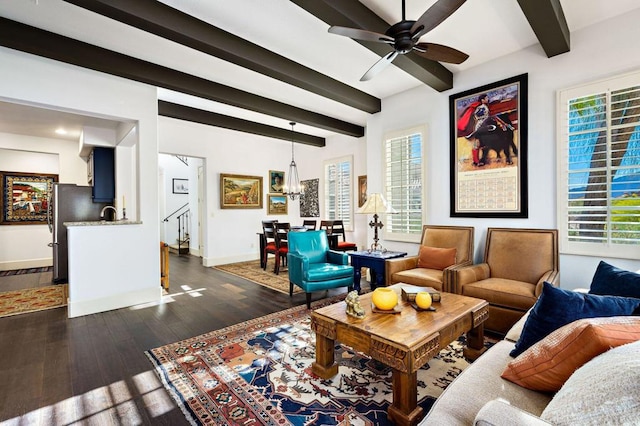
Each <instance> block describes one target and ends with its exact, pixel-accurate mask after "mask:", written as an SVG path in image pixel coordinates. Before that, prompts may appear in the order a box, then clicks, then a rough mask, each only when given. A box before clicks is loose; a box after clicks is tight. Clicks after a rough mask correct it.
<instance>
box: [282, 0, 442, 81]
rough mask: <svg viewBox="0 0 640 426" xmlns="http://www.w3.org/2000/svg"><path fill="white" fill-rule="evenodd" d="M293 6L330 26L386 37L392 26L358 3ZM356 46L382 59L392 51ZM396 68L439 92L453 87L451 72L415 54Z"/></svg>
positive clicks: (300, 0) (318, 1) (316, 1)
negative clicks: (366, 31) (379, 34)
mask: <svg viewBox="0 0 640 426" xmlns="http://www.w3.org/2000/svg"><path fill="white" fill-rule="evenodd" d="M291 2H292V3H295V4H297V5H298V6H300V7H301V8H303V9H304V10H306V11H307V12H309V13H311V14H312V15H314V16H316V17H317V18H318V19H320V20H322V21H324V22H326V23H327V24H329V25H339V26H343V27H351V28H360V29H363V30H368V31H375V32H378V33H383V34H384V32H385V31H386V30H387V29H388V28H389V26H390V25H391V24H390V23H388V22H386V21H385V20H384V19H382V18H380V17H379V16H378V15H376V14H375V13H373V12H372V11H371V10H370V9H368V8H367V7H366V6H365V5H363V4H362V3H360V2H359V1H358V0H291ZM398 7H400V2H398ZM417 18H418V17H416V18H415V19H417ZM336 37H338V36H336ZM354 42H357V43H360V44H361V45H363V46H365V47H366V48H367V49H369V50H371V51H373V52H375V53H377V54H378V55H380V56H384V55H386V54H388V53H389V52H390V51H391V50H390V48H389V46H388V45H386V44H384V43H374V42H366V41H360V40H354ZM371 65H373V64H371ZM393 65H394V66H396V67H398V68H400V69H402V70H403V71H405V72H406V73H408V74H410V75H412V76H413V77H415V78H416V79H418V80H420V81H422V82H423V83H425V84H426V85H428V86H430V87H432V88H434V89H435V90H437V91H439V92H443V91H445V90H449V89H451V88H452V87H453V74H452V73H451V71H449V70H448V69H446V68H445V67H444V66H443V65H442V64H440V63H439V62H436V61H431V60H429V59H426V58H423V57H422V56H418V55H416V54H415V53H408V54H406V55H399V56H398V57H397V58H396V59H395V60H394V61H393ZM365 71H367V70H362V73H363V74H364V73H365Z"/></svg>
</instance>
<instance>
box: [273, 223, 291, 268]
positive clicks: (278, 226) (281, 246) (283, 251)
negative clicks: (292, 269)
mask: <svg viewBox="0 0 640 426" xmlns="http://www.w3.org/2000/svg"><path fill="white" fill-rule="evenodd" d="M274 228H275V240H276V252H275V255H276V265H275V267H274V268H273V272H275V274H276V275H278V274H280V266H281V265H284V266H287V253H288V252H289V244H288V242H289V231H290V230H291V225H290V224H289V223H287V222H278V223H274Z"/></svg>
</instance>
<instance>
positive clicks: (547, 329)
mask: <svg viewBox="0 0 640 426" xmlns="http://www.w3.org/2000/svg"><path fill="white" fill-rule="evenodd" d="M543 285H544V287H543V288H542V294H541V295H540V297H539V298H538V301H537V302H536V304H535V305H534V307H533V309H532V310H531V313H530V314H529V317H528V318H527V320H526V321H525V323H524V327H523V329H522V334H521V335H520V338H519V339H518V341H517V342H516V347H515V348H514V349H513V350H512V351H511V353H510V355H511V356H512V357H516V356H518V355H520V354H521V353H522V352H524V351H526V350H527V349H529V348H530V347H531V346H533V345H534V344H535V343H537V342H538V341H540V340H542V339H544V338H545V337H546V336H547V335H548V334H549V333H551V332H552V331H554V330H556V329H558V328H560V327H562V326H563V325H566V324H569V323H572V322H574V321H576V320H579V319H582V318H596V317H616V316H625V315H640V299H635V298H630V297H629V298H627V297H618V296H599V295H595V294H586V293H578V292H575V291H567V290H562V289H559V288H556V287H554V286H553V285H551V284H549V283H548V282H545V283H544V284H543Z"/></svg>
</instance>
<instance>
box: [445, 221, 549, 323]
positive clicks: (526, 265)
mask: <svg viewBox="0 0 640 426" xmlns="http://www.w3.org/2000/svg"><path fill="white" fill-rule="evenodd" d="M558 258H559V254H558V231H557V230H556V229H515V228H488V229H487V242H486V246H485V251H484V263H479V264H476V265H471V266H467V267H463V268H458V269H456V270H455V271H453V273H452V276H451V279H452V284H453V291H454V292H455V293H458V294H462V295H464V296H470V297H476V298H478V299H484V300H486V301H487V302H489V319H488V320H487V321H486V322H485V323H484V327H485V328H486V329H487V330H491V331H495V332H498V333H501V334H504V333H506V332H507V331H508V330H509V328H511V326H512V325H513V324H515V323H516V322H517V321H518V320H519V319H520V317H522V315H524V313H525V312H526V311H527V310H528V309H529V308H531V307H532V306H533V304H534V303H535V302H536V300H538V296H540V293H541V292H542V283H543V282H544V281H547V282H549V283H551V284H553V285H556V286H557V285H558V284H559V279H560V273H559V269H560V268H559V259H558Z"/></svg>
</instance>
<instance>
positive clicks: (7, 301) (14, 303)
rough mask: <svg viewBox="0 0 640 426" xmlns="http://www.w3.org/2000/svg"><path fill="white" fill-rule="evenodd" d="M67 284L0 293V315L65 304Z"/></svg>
mask: <svg viewBox="0 0 640 426" xmlns="http://www.w3.org/2000/svg"><path fill="white" fill-rule="evenodd" d="M67 296H68V290H67V284H61V285H49V286H46V287H36V288H27V289H24V290H16V291H6V292H3V293H0V317H7V316H11V315H16V314H24V313H27V312H36V311H43V310H45V309H53V308H60V307H62V306H66V305H67Z"/></svg>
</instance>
